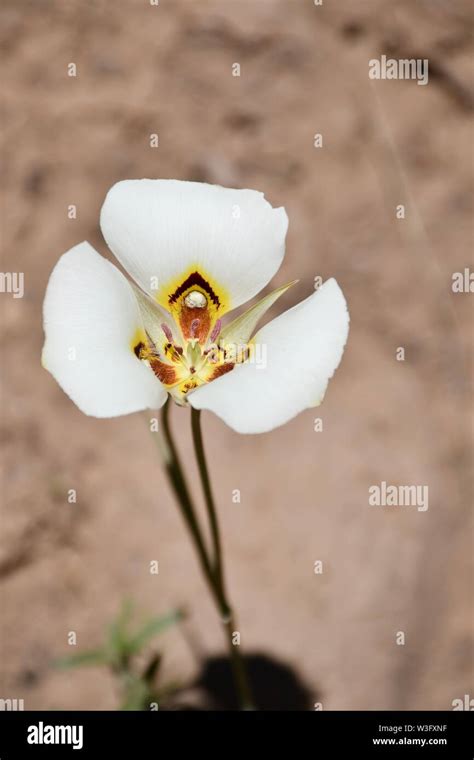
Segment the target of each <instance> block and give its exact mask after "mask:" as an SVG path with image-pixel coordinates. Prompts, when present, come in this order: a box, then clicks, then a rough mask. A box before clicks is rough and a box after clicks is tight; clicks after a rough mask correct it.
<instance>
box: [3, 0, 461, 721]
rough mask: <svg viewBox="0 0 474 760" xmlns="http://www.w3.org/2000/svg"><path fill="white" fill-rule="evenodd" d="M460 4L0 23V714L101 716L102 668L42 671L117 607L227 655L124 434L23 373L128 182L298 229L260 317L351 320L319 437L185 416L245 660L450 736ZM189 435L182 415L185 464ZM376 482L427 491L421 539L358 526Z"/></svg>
mask: <svg viewBox="0 0 474 760" xmlns="http://www.w3.org/2000/svg"><path fill="white" fill-rule="evenodd" d="M470 5H471V4H470V3H469V1H468V0H452V1H451V2H449V3H446V2H437V0H426V1H425V0H418V1H415V0H410V1H409V0H400V2H397V3H395V2H393V0H373V1H372V2H369V1H367V2H366V1H364V0H339V1H338V2H329V1H326V0H325V1H324V4H323V6H321V7H317V6H314V4H313V2H312V0H301V1H298V0H255V2H250V0H240V1H237V0H222V1H221V2H219V1H217V0H210V1H207V0H201V1H200V2H192V1H191V0H173V1H171V0H160V3H159V6H158V7H152V6H150V5H149V4H148V2H147V0H123V1H122V2H112V0H102V1H99V0H97V1H96V2H92V1H91V0H89V1H87V2H86V1H85V0H84V1H83V2H79V0H77V2H73V1H72V0H71V1H69V2H59V1H58V0H55V1H53V0H43V1H42V2H33V1H31V2H29V1H27V0H4V3H3V8H2V11H1V15H0V21H1V24H2V33H1V47H2V53H3V59H4V65H3V69H4V73H3V84H2V98H3V103H4V111H5V112H6V118H4V132H5V137H6V139H5V147H4V150H3V181H2V187H1V193H2V256H3V260H2V271H15V272H16V271H22V272H24V273H25V295H24V298H23V299H13V298H12V296H11V295H10V294H7V293H5V294H2V295H1V297H0V302H1V308H2V325H3V349H2V353H3V361H2V373H1V374H2V381H3V383H2V384H3V390H2V422H3V425H2V438H1V443H2V465H3V480H2V494H3V500H2V501H3V504H2V521H1V555H0V570H1V574H2V578H1V609H2V612H1V649H0V652H1V659H2V680H1V688H0V696H1V697H4V698H5V697H16V698H24V700H25V707H26V708H27V709H28V708H29V709H33V708H43V709H55V708H62V709H80V708H82V709H107V708H113V707H114V706H115V705H116V695H115V693H114V687H113V683H112V680H111V678H110V677H109V676H108V675H107V674H105V673H104V671H103V670H80V671H73V672H66V673H65V672H58V671H56V670H55V669H53V668H52V666H51V663H52V661H53V660H54V658H56V657H58V656H60V655H64V654H69V653H70V649H71V648H70V647H68V645H67V634H68V632H69V631H75V632H76V633H77V637H78V647H77V648H78V649H81V648H87V647H91V646H95V645H96V644H98V643H99V641H100V640H101V637H102V635H103V630H104V626H105V625H106V624H107V623H108V622H109V621H110V619H111V618H112V617H113V616H114V614H115V613H116V611H117V609H118V607H119V606H120V603H121V600H122V599H123V598H124V596H130V597H133V598H134V599H135V601H136V603H137V606H138V608H139V609H140V610H142V611H144V612H149V613H160V612H166V611H167V610H168V609H170V608H171V607H174V606H176V605H178V604H179V605H185V606H186V607H187V608H188V610H189V612H190V620H189V622H188V624H187V625H188V637H189V636H191V639H192V640H193V642H194V646H195V647H196V648H197V649H199V650H200V651H201V652H202V654H203V656H204V655H206V654H213V653H218V652H221V651H223V649H224V646H223V640H222V638H221V632H220V630H219V624H218V622H217V619H216V615H215V613H214V609H213V607H212V605H211V602H210V601H209V599H208V596H207V590H206V589H205V586H204V583H203V581H202V579H201V575H200V572H199V567H198V565H197V562H196V560H195V557H194V554H193V551H192V548H191V546H190V543H189V540H188V537H187V535H186V534H185V531H184V529H183V526H182V523H181V519H180V516H179V514H178V511H177V509H176V507H175V504H174V502H173V499H172V496H171V494H170V491H169V489H168V486H167V483H166V481H165V479H164V476H163V474H162V472H161V470H160V468H159V465H158V461H157V454H156V449H155V447H154V444H153V441H152V440H151V439H150V436H149V435H147V430H146V420H145V419H144V416H141V415H133V416H129V417H122V418H117V419H112V420H95V419H93V418H88V417H85V416H83V415H82V414H81V413H80V412H79V411H78V410H77V409H76V407H75V406H74V405H73V404H72V402H70V401H69V399H68V398H67V397H66V396H65V395H64V394H63V393H62V391H61V390H60V388H59V387H58V386H57V385H56V383H55V382H54V381H53V379H52V378H51V376H50V375H49V374H48V373H47V372H45V371H44V370H43V369H42V368H41V366H40V351H41V346H42V340H43V335H42V324H41V308H42V300H43V295H44V291H45V287H46V283H47V280H48V277H49V274H50V272H51V270H52V268H53V266H54V264H55V263H56V261H57V260H58V258H59V256H60V255H61V254H62V253H63V252H64V251H66V250H67V249H68V248H70V247H71V246H73V245H75V244H76V243H78V242H80V241H82V240H88V241H89V242H91V243H92V244H93V245H94V246H95V247H96V248H97V249H98V250H99V251H100V252H102V253H103V254H105V255H110V254H109V253H108V252H107V247H106V245H105V243H104V241H103V239H102V237H101V234H100V230H99V227H98V219H99V210H100V206H101V204H102V201H103V198H104V196H105V193H106V191H107V189H108V188H109V187H110V186H111V185H112V184H113V183H114V182H116V181H117V180H119V179H124V178H138V177H174V178H179V179H197V180H202V181H207V182H213V183H219V184H223V185H228V186H235V187H250V188H255V189H258V190H262V191H264V192H265V194H266V197H267V198H268V199H269V200H270V202H271V203H272V204H273V205H284V206H285V207H286V209H287V212H288V215H289V219H290V226H289V234H288V241H287V255H286V258H285V262H284V264H283V266H282V268H281V270H280V272H279V273H278V275H277V276H276V278H275V279H274V281H273V283H272V286H274V287H276V286H277V285H279V284H282V283H284V282H285V281H288V280H290V279H294V278H300V282H299V284H298V285H297V287H295V288H294V289H293V290H291V291H290V292H289V293H288V294H286V295H285V297H284V298H283V299H282V300H281V302H279V303H278V305H277V307H275V308H274V309H273V310H272V313H271V316H274V315H275V314H276V313H278V312H279V311H280V310H282V309H283V308H287V307H288V306H290V305H292V304H293V303H296V301H298V300H300V299H301V298H304V297H305V296H306V295H308V294H309V293H310V292H311V291H312V287H313V279H314V277H315V276H317V275H321V276H322V277H323V278H327V277H329V276H335V277H336V278H337V279H338V281H339V282H340V284H341V286H342V287H343V289H344V292H345V294H346V297H347V300H348V303H349V308H350V312H351V318H352V322H351V333H350V337H349V343H348V348H347V351H346V354H345V356H344V359H343V362H342V364H341V367H340V369H339V371H338V372H337V374H336V378H335V380H333V382H332V384H331V385H330V387H329V391H328V393H327V396H326V400H325V402H324V405H323V406H322V407H321V408H320V409H319V410H311V411H308V412H306V413H304V414H301V415H300V416H299V417H298V418H296V419H295V420H293V421H292V422H291V423H289V424H288V425H286V426H285V427H283V428H280V429H279V430H277V431H275V432H273V433H270V434H266V435H260V436H239V435H237V434H235V433H233V432H232V431H231V430H230V429H228V428H227V427H226V426H225V425H224V424H223V423H221V422H220V421H219V420H218V419H217V418H215V417H213V416H212V415H210V414H207V415H205V418H204V429H205V435H206V439H207V450H208V454H209V457H210V465H211V469H212V473H213V476H214V483H215V492H216V497H217V501H218V504H219V511H220V515H221V521H222V526H223V532H224V543H225V550H226V555H227V556H226V561H227V575H228V581H229V585H230V589H231V595H232V597H233V599H234V602H235V607H236V609H237V612H238V616H239V621H240V631H241V634H242V645H243V647H245V649H246V651H253V652H254V651H265V652H267V653H269V654H271V655H272V656H275V657H276V658H278V659H280V660H283V661H285V662H286V663H288V664H289V665H290V666H291V667H293V668H294V669H295V670H296V672H297V673H298V674H299V675H300V676H301V677H302V678H303V679H304V680H305V682H306V684H307V685H308V687H309V689H310V693H311V694H314V699H315V700H316V698H319V699H320V700H321V701H322V702H323V706H324V709H358V710H360V709H451V703H452V700H453V699H456V698H462V697H463V695H464V694H468V693H470V694H472V693H473V692H472V688H473V686H472V598H473V597H472V591H473V584H472V559H471V558H472V516H471V514H472V513H471V500H472V491H471V490H470V485H469V470H470V466H471V465H472V456H471V452H472V449H471V448H470V430H471V423H470V418H471V411H470V410H471V409H472V407H471V404H470V397H469V395H468V391H469V374H470V367H471V366H472V365H471V364H470V359H469V352H470V350H471V345H472V337H473V329H472V325H473V323H472V298H473V296H472V295H469V294H467V293H464V294H462V293H461V294H453V292H452V289H451V278H452V273H453V272H456V271H462V270H463V269H464V267H467V266H471V269H472V266H473V259H472V241H473V238H472V223H471V218H472V209H471V201H472V198H473V193H472V185H471V181H472V124H471V119H472V110H473V96H472V92H471V91H470V88H471V87H472V48H471V40H470V35H469V26H470V24H471V19H470V16H469V8H470ZM381 54H386V55H389V56H390V55H393V56H394V57H396V58H400V57H407V56H408V57H410V56H415V57H421V58H428V59H429V65H430V80H429V84H428V85H427V86H425V87H423V86H418V85H417V84H416V82H414V81H379V82H371V81H370V80H369V78H368V60H369V59H370V58H374V57H379V56H380V55H381ZM70 62H75V63H76V65H77V77H76V78H71V77H68V76H67V64H68V63H70ZM234 62H238V63H240V65H241V76H240V77H239V78H238V77H233V76H232V64H233V63H234ZM151 133H158V134H159V148H158V149H152V148H150V146H149V136H150V134H151ZM315 133H321V134H322V135H323V147H322V148H320V149H317V148H315V147H314V146H313V139H314V135H315ZM69 204H76V206H77V219H75V220H71V219H68V216H67V207H68V205H69ZM398 204H405V205H406V219H405V220H398V219H397V218H396V214H395V208H396V206H397V205H398ZM398 347H404V348H405V352H406V358H405V361H404V362H400V361H397V360H396V351H397V348H398ZM315 417H321V418H322V420H323V426H324V429H323V432H315V431H314V419H315ZM188 423H189V420H188V414H187V412H185V411H182V410H175V414H174V424H175V428H176V429H177V431H178V433H177V434H178V439H179V443H180V445H181V447H182V450H183V452H184V453H185V454H184V455H185V458H186V459H187V460H189V462H190V463H192V451H191V445H190V440H189V430H188ZM382 480H385V481H387V482H388V483H394V484H426V485H428V486H429V509H428V511H426V512H418V511H417V510H416V508H414V507H398V508H393V507H392V508H390V507H386V508H379V507H369V505H368V488H369V486H370V485H371V484H377V483H380V482H381V481H382ZM71 488H75V489H77V494H78V499H77V503H76V504H69V503H68V502H67V492H68V490H69V489H71ZM236 488H239V489H241V494H242V497H241V503H240V504H234V503H233V502H232V490H233V489H236ZM153 559H157V560H159V567H160V572H159V575H158V576H155V575H150V573H149V563H150V560H153ZM316 560H321V561H322V562H323V568H324V572H323V573H322V574H321V575H315V574H314V572H313V566H314V562H315V561H316ZM398 631H403V632H404V633H405V636H406V643H405V646H398V645H397V644H396V634H397V632H398ZM162 646H163V650H164V656H165V664H164V667H165V670H166V675H167V676H169V677H171V678H179V679H182V680H184V681H186V680H188V679H191V678H192V677H193V676H194V675H195V673H196V672H197V669H198V665H199V663H198V661H197V659H196V653H195V652H193V651H192V647H190V646H189V642H188V641H187V640H186V638H185V637H184V636H183V635H182V634H181V633H180V632H177V631H174V632H173V631H170V632H169V633H167V634H166V636H165V637H164V638H163V639H162Z"/></svg>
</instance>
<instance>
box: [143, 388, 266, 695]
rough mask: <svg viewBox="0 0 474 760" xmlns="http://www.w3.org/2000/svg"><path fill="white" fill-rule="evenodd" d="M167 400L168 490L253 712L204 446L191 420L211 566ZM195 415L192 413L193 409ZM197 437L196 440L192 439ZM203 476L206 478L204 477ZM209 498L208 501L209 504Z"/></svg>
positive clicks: (164, 434) (163, 443)
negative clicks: (225, 576) (236, 642)
mask: <svg viewBox="0 0 474 760" xmlns="http://www.w3.org/2000/svg"><path fill="white" fill-rule="evenodd" d="M170 406H171V404H170V401H169V399H168V400H167V402H166V404H165V405H164V406H163V408H162V412H161V423H162V424H161V427H162V436H161V437H159V438H158V442H159V446H160V449H161V453H162V455H163V459H164V463H165V470H166V474H167V475H168V478H169V481H170V484H171V487H172V489H173V491H174V494H175V496H176V500H177V502H178V505H179V507H180V510H181V514H182V516H183V518H184V521H185V523H186V525H187V527H188V530H189V532H190V535H191V539H192V541H193V543H194V546H195V547H196V551H197V554H198V557H199V561H200V564H201V568H202V571H203V573H204V577H205V579H206V581H207V584H208V586H209V590H210V592H211V595H212V597H213V599H214V602H215V604H216V607H217V609H218V611H219V614H220V617H221V621H222V624H223V626H224V630H225V633H226V638H227V642H228V646H229V654H230V660H231V665H232V670H233V674H234V680H235V685H236V690H237V694H238V696H239V700H240V704H241V706H242V708H243V709H252V698H251V692H250V687H249V683H248V679H247V675H246V671H245V664H244V661H243V659H242V657H241V655H240V652H239V647H238V646H234V645H233V643H232V638H233V634H234V632H235V619H234V617H233V614H232V610H231V608H230V605H229V603H228V601H227V597H226V593H225V588H224V580H223V572H222V550H221V542H220V534H219V524H218V521H217V513H216V510H215V507H214V501H213V499H212V491H211V486H210V480H209V473H208V471H207V466H206V460H205V455H204V447H203V443H202V436H201V431H200V424H199V423H200V421H199V416H198V418H197V420H195V419H194V417H193V438H194V441H195V445H196V442H197V443H200V446H199V453H198V449H196V456H197V457H198V466H199V472H200V475H201V479H202V484H203V489H204V495H205V499H206V507H207V509H208V514H209V520H210V524H211V535H212V541H213V548H214V555H215V559H214V563H213V562H211V560H210V559H209V555H208V552H207V548H206V544H205V541H204V538H203V535H202V533H201V529H200V527H199V523H198V520H197V518H196V512H195V509H194V504H193V501H192V498H191V495H190V493H189V489H188V486H187V483H186V479H185V476H184V473H183V468H182V466H181V462H180V459H179V455H178V452H177V449H176V446H175V443H174V440H173V435H172V432H171V427H170V421H169V409H170ZM193 412H194V410H193ZM195 435H196V436H197V438H196V437H195ZM203 473H204V474H205V477H203ZM209 499H210V501H209Z"/></svg>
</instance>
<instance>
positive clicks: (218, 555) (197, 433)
mask: <svg viewBox="0 0 474 760" xmlns="http://www.w3.org/2000/svg"><path fill="white" fill-rule="evenodd" d="M191 428H192V432H193V443H194V451H195V453H196V460H197V464H198V468H199V474H200V476H201V484H202V490H203V492H204V500H205V502H206V509H207V514H208V517H209V524H210V526H211V535H212V545H213V548H214V571H215V573H216V575H217V578H218V580H219V584H220V587H221V588H222V591H223V592H224V595H225V589H224V575H223V570H222V543H221V537H220V531H219V523H218V520H217V511H216V507H215V504H214V497H213V495H212V488H211V481H210V478H209V470H208V469H207V462H206V455H205V452H204V443H203V440H202V432H201V411H200V410H199V409H191Z"/></svg>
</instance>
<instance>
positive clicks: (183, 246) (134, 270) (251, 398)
mask: <svg viewBox="0 0 474 760" xmlns="http://www.w3.org/2000/svg"><path fill="white" fill-rule="evenodd" d="M287 226H288V219H287V216H286V212H285V210H284V209H283V208H278V209H273V208H272V207H271V205H270V204H269V203H268V202H267V201H266V200H265V198H264V196H263V194H262V193H258V192H255V191H254V190H231V189H227V188H222V187H217V186H212V185H206V184H200V183H195V182H179V181H175V180H148V179H143V180H127V181H124V182H119V183H117V184H116V185H114V186H113V187H112V189H111V190H110V191H109V193H108V195H107V197H106V199H105V202H104V205H103V207H102V213H101V227H102V232H103V234H104V237H105V239H106V241H107V243H108V245H109V247H110V248H111V250H112V251H113V253H114V254H115V256H116V257H117V259H118V260H119V262H120V263H121V264H122V266H123V267H124V269H125V270H126V271H127V272H128V273H129V274H130V275H131V277H132V278H133V279H134V281H135V283H136V284H131V283H130V282H129V281H128V280H127V279H126V278H125V277H124V275H123V274H122V273H121V272H120V271H119V270H118V269H117V267H115V266H114V265H113V264H111V263H110V262H109V261H107V260H106V259H104V258H103V257H102V256H100V255H99V254H98V253H97V252H96V251H95V250H94V249H93V248H92V247H91V246H90V245H89V244H88V243H86V242H84V243H80V244H79V245H77V246H75V247H74V248H72V249H71V250H70V251H68V252H67V253H65V254H64V255H63V256H62V257H61V259H60V260H59V261H58V263H57V265H56V267H55V268H54V271H53V272H52V274H51V278H50V280H49V284H48V288H47V291H46V297H45V302H44V329H45V333H46V341H45V345H44V349H43V365H44V366H45V367H46V368H47V369H48V370H49V371H50V372H51V373H52V375H53V376H54V377H55V379H56V380H57V382H58V383H59V385H60V386H61V388H63V390H64V391H65V392H66V393H67V394H68V395H69V396H70V397H71V399H72V400H73V401H74V402H75V403H76V404H77V406H78V407H79V408H80V409H81V410H82V411H83V412H84V413H85V414H90V415H93V416H95V417H114V416H117V415H121V414H129V413H130V412H136V411H138V410H140V409H146V408H158V407H161V406H162V405H163V404H164V402H165V401H166V398H167V394H168V393H169V394H171V396H172V397H173V398H174V399H175V400H176V401H177V402H178V403H180V404H188V403H189V404H191V406H193V407H194V408H196V409H210V410H211V411H213V412H215V414H217V415H218V416H219V417H221V418H222V419H223V420H224V421H225V422H226V423H227V424H228V425H230V427H232V428H234V430H237V431H238V432H240V433H261V432H265V431H267V430H271V429H273V428H275V427H277V426H278V425H282V424H283V423H285V422H287V421H288V420H289V419H291V418H292V417H294V416H295V415H296V414H298V413H299V412H301V411H302V410H304V409H307V408H308V407H313V406H317V405H318V404H319V403H320V402H321V401H322V399H323V396H324V393H325V390H326V387H327V384H328V380H329V379H330V378H331V377H332V375H333V373H334V371H335V369H336V368H337V366H338V364H339V362H340V360H341V356H342V352H343V350H344V345H345V343H346V340H347V334H348V328H349V315H348V312H347V307H346V302H345V299H344V296H343V294H342V292H341V290H340V288H339V286H338V284H337V283H336V281H335V280H334V279H330V280H328V281H327V282H325V283H324V284H323V285H322V286H321V287H320V288H319V289H318V290H317V291H316V292H315V293H313V294H312V295H311V296H309V298H306V299H305V300H304V301H302V302H301V303H299V304H298V305H296V306H294V307H293V308H292V309H289V311H287V312H285V313H284V314H281V315H280V316H279V317H277V318H276V319H274V320H273V321H272V322H270V323H269V324H267V325H266V326H265V327H263V328H262V329H261V330H259V331H258V332H257V334H256V335H254V336H253V337H252V335H253V332H254V329H255V327H256V325H257V322H258V321H259V319H260V318H261V317H262V315H263V314H264V313H265V311H266V310H267V309H268V308H269V307H270V306H271V305H272V304H273V303H274V301H276V299H277V298H278V297H279V296H280V295H281V294H282V293H283V292H284V291H285V290H286V289H287V288H288V287H290V285H291V284H292V283H290V285H286V286H284V287H282V288H279V289H278V290H276V291H274V292H273V293H271V294H270V295H268V296H266V297H265V298H263V299H262V300H261V301H260V302H259V303H257V305H256V306H253V307H252V308H251V309H249V310H248V311H247V312H245V314H243V315H242V316H240V317H237V318H236V319H234V320H233V321H232V322H230V323H229V324H227V325H226V326H223V324H222V317H223V316H224V315H225V314H226V313H227V312H229V311H230V310H231V309H234V308H236V307H237V306H239V305H240V304H242V303H244V302H245V301H248V300H249V299H251V298H252V297H253V296H255V295H256V293H258V292H259V291H260V290H261V289H262V288H263V287H264V286H265V285H266V284H267V283H268V282H269V280H270V279H271V278H272V277H273V275H274V274H275V273H276V271H277V270H278V268H279V266H280V264H281V261H282V259H283V255H284V251H285V236H286V230H287Z"/></svg>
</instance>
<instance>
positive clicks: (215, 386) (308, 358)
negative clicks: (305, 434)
mask: <svg viewBox="0 0 474 760" xmlns="http://www.w3.org/2000/svg"><path fill="white" fill-rule="evenodd" d="M348 330H349V314H348V311H347V306H346V301H345V298H344V296H343V294H342V291H341V289H340V288H339V285H338V284H337V282H336V280H334V279H331V280H328V281H327V282H325V283H324V285H322V286H321V287H320V288H319V289H318V290H317V291H316V293H313V294H312V295H311V296H309V298H307V299H306V300H304V301H302V302H301V303H299V304H297V306H294V307H293V308H292V309H289V311H286V312H284V313H283V314H281V315H280V316H279V317H277V318H276V319H274V320H273V321H272V322H270V323H269V324H268V325H265V327H263V328H262V329H261V330H260V331H259V332H258V333H257V335H256V336H255V338H254V342H255V344H256V348H257V349H258V348H259V347H260V349H261V353H260V354H259V353H258V351H257V354H256V359H257V361H254V363H246V364H240V365H236V366H235V368H234V369H233V370H232V371H231V372H229V373H228V374H226V375H224V376H222V377H220V378H219V379H217V380H214V381H213V382H211V383H209V385H204V386H202V387H201V388H198V389H197V390H196V391H194V392H193V393H192V394H191V395H190V396H189V402H190V404H191V405H192V406H193V407H194V408H196V409H210V410H211V411H213V412H214V413H215V414H217V415H218V416H219V417H221V418H222V419H223V420H224V422H226V423H227V424H228V425H229V426H230V427H232V428H234V430H236V431H237V432H238V433H264V432H266V431H268V430H272V429H273V428H276V427H278V426H279V425H283V424H284V423H285V422H288V420H290V419H291V418H292V417H294V416H295V415H297V414H299V412H301V411H303V410H304V409H307V408H309V407H312V406H317V405H318V404H320V403H321V401H322V400H323V397H324V393H325V391H326V387H327V384H328V381H329V379H330V378H331V377H332V375H333V374H334V371H335V370H336V368H337V366H338V364H339V362H340V360H341V357H342V353H343V350H344V346H345V344H346V340H347V335H348ZM265 351H266V366H263V361H262V363H261V365H260V366H259V362H258V359H259V356H260V359H262V360H263V358H264V356H265V353H264V352H265Z"/></svg>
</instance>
